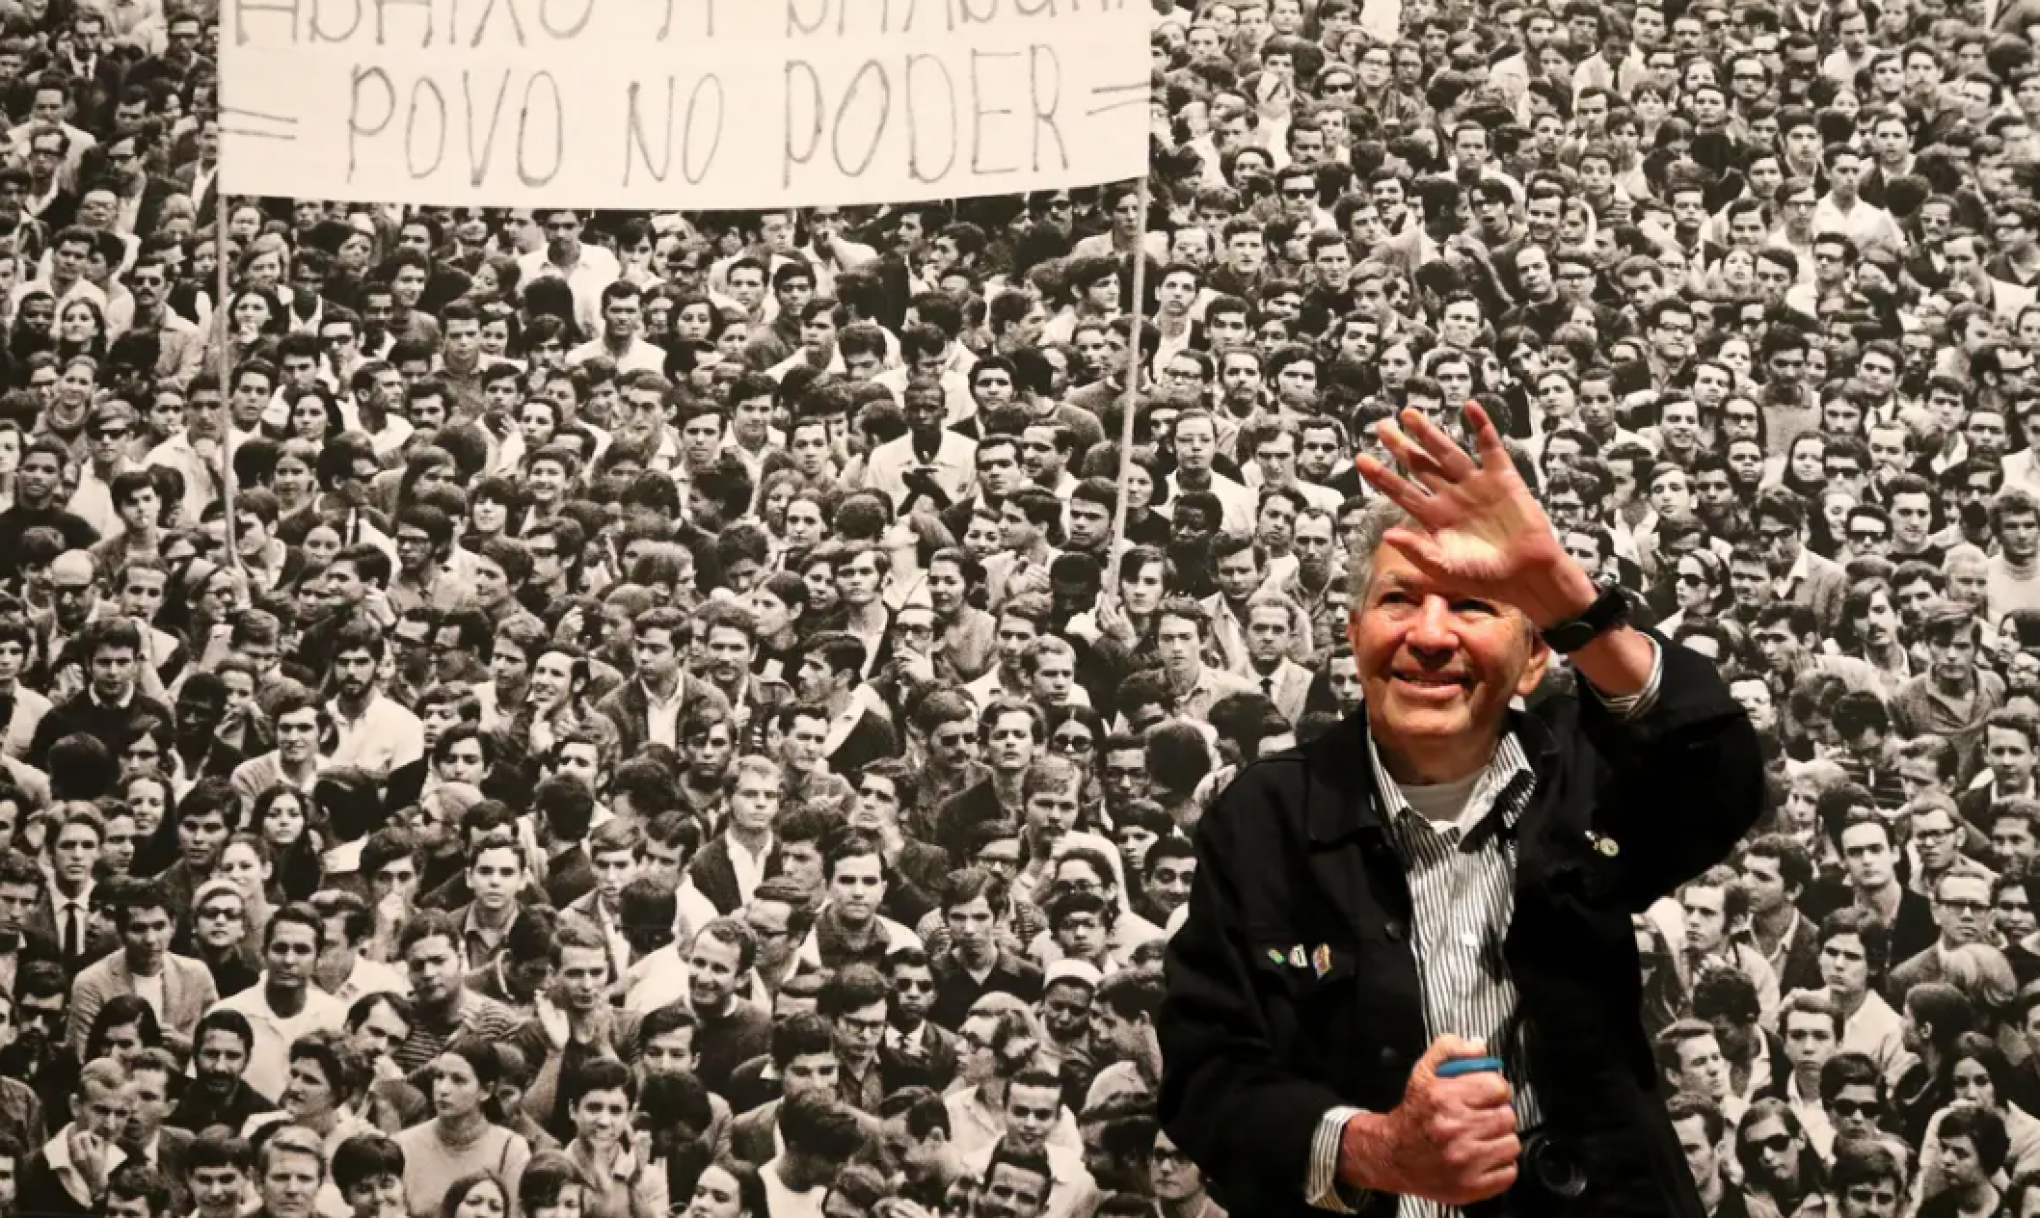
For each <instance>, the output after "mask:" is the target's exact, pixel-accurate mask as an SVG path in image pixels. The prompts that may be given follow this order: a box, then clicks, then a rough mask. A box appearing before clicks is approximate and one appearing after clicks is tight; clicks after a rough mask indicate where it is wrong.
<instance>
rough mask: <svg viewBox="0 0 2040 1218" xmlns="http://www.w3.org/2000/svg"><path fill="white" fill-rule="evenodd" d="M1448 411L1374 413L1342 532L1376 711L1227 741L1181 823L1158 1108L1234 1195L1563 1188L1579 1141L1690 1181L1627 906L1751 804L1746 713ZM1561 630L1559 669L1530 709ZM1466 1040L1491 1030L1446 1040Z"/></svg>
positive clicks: (1628, 1180) (1367, 687) (1552, 1203)
mask: <svg viewBox="0 0 2040 1218" xmlns="http://www.w3.org/2000/svg"><path fill="white" fill-rule="evenodd" d="M1464 420H1465V429H1464V431H1465V434H1468V435H1470V436H1471V437H1472V441H1473V442H1472V451H1471V452H1469V451H1468V450H1467V449H1466V448H1463V447H1461V445H1460V444H1459V443H1458V442H1457V441H1456V440H1455V439H1453V438H1452V437H1451V436H1450V435H1448V434H1447V432H1446V431H1445V430H1444V429H1443V428H1442V427H1441V426H1440V425H1439V423H1438V422H1435V421H1433V420H1432V419H1430V418H1429V417H1427V416H1426V415H1424V414H1423V413H1422V412H1420V411H1417V410H1415V409H1409V410H1404V411H1403V412H1402V413H1401V415H1400V416H1399V417H1398V418H1397V419H1396V420H1395V421H1392V422H1385V423H1383V425H1382V426H1381V428H1380V435H1381V437H1382V440H1383V442H1384V444H1385V445H1386V447H1387V450H1388V455H1390V456H1391V457H1392V458H1393V459H1394V460H1395V461H1396V462H1397V464H1398V465H1399V466H1400V470H1401V472H1397V471H1396V470H1393V469H1391V468H1390V467H1389V466H1388V465H1387V464H1385V463H1384V462H1383V461H1382V460H1380V459H1377V458H1376V457H1373V456H1363V457H1361V458H1359V459H1358V467H1359V470H1360V473H1361V474H1362V476H1363V477H1365V478H1366V479H1367V481H1368V482H1369V483H1370V484H1371V485H1372V486H1373V487H1374V489H1375V490H1376V491H1377V492H1379V495H1380V499H1379V501H1378V502H1377V504H1376V505H1375V506H1374V508H1373V509H1372V510H1371V511H1370V512H1369V514H1368V516H1367V518H1366V520H1365V522H1364V527H1363V528H1362V529H1361V530H1360V531H1359V535H1358V536H1357V537H1354V538H1350V539H1349V540H1348V549H1349V551H1350V559H1351V564H1352V572H1351V588H1350V593H1351V601H1352V608H1351V610H1350V612H1349V619H1350V620H1349V622H1348V628H1347V633H1348V634H1349V635H1350V636H1351V642H1352V646H1353V652H1354V654H1355V656H1356V659H1357V670H1358V676H1359V681H1360V685H1361V688H1362V691H1363V700H1362V708H1363V713H1362V714H1359V715H1355V716H1351V717H1349V718H1347V719H1346V720H1345V721H1344V722H1343V723H1341V724H1340V725H1339V726H1338V727H1336V728H1334V729H1332V730H1331V731H1330V732H1329V733H1327V734H1325V735H1323V736H1320V737H1319V738H1317V739H1316V740H1314V741H1313V742H1312V743H1311V744H1310V745H1308V746H1305V747H1304V748H1302V749H1300V750H1297V751H1294V752H1291V753H1288V754H1285V755H1282V756H1281V757H1279V758H1277V759H1271V760H1269V761H1266V762H1262V763H1260V764H1256V765H1253V766H1248V767H1246V768H1245V769H1243V770H1242V771H1241V773H1240V777H1239V779H1238V780H1236V781H1235V782H1234V784H1233V785H1232V786H1231V787H1230V788H1229V789H1228V790H1227V791H1226V792H1225V793H1224V794H1223V795H1221V796H1220V797H1219V799H1218V801H1217V802H1216V804H1215V805H1214V806H1213V807H1212V808H1211V809H1210V810H1209V811H1207V812H1206V813H1205V814H1204V816H1203V818H1202V819H1201V820H1200V821H1199V822H1198V824H1197V862H1198V880H1197V884H1196V886H1195V887H1194V888H1193V890H1192V893H1191V897H1190V903H1189V914H1188V918H1187V921H1185V923H1184V925H1183V926H1182V928H1181V929H1180V930H1178V931H1177V933H1176V935H1175V936H1174V938H1172V939H1171V940H1170V941H1169V943H1168V946H1167V948H1166V956H1167V960H1168V968H1167V972H1166V979H1167V981H1166V986H1167V992H1166V997H1165V998H1164V999H1163V1001H1162V1003H1161V1005H1160V1008H1159V1014H1158V1017H1157V1019H1156V1020H1155V1027H1156V1029H1157V1031H1158V1033H1159V1043H1160V1052H1161V1057H1162V1061H1163V1068H1162V1071H1161V1080H1160V1092H1159V1095H1160V1115H1161V1118H1162V1122H1163V1124H1164V1126H1165V1127H1166V1128H1167V1129H1168V1131H1169V1135H1170V1137H1171V1138H1172V1139H1173V1140H1175V1141H1176V1142H1177V1143H1178V1144H1179V1145H1181V1146H1182V1147H1183V1148H1184V1149H1185V1150H1186V1151H1187V1152H1188V1153H1189V1154H1190V1156H1191V1158H1192V1160H1193V1161H1194V1162H1196V1163H1197V1164H1198V1166H1199V1167H1200V1168H1201V1169H1202V1170H1203V1171H1204V1173H1205V1176H1206V1178H1207V1179H1208V1180H1209V1181H1211V1183H1212V1184H1213V1186H1214V1188H1215V1190H1216V1192H1215V1195H1216V1197H1217V1199H1218V1200H1219V1202H1220V1204H1222V1205H1225V1206H1227V1207H1228V1208H1230V1209H1234V1210H1239V1211H1243V1212H1244V1211H1255V1212H1262V1211H1266V1212H1300V1211H1301V1210H1302V1209H1303V1207H1305V1206H1314V1207H1317V1208H1323V1209H1332V1210H1335V1211H1341V1212H1343V1211H1345V1210H1349V1209H1357V1208H1362V1207H1365V1206H1368V1205H1371V1204H1373V1201H1374V1199H1373V1194H1376V1193H1387V1194H1398V1195H1401V1196H1405V1197H1409V1198H1412V1201H1411V1202H1410V1203H1409V1204H1410V1205H1411V1206H1412V1207H1413V1212H1418V1213H1425V1214H1436V1213H1439V1212H1441V1211H1442V1212H1451V1211H1453V1210H1456V1209H1458V1208H1460V1207H1466V1206H1471V1205H1475V1204H1476V1203H1479V1202H1483V1201H1487V1200H1489V1199H1490V1198H1503V1197H1506V1198H1507V1200H1505V1201H1503V1202H1502V1204H1504V1205H1507V1206H1513V1207H1520V1208H1523V1209H1526V1210H1535V1211H1539V1212H1542V1211H1545V1210H1550V1211H1551V1212H1560V1211H1562V1210H1564V1209H1565V1208H1567V1207H1568V1206H1569V1205H1572V1204H1574V1202H1573V1201H1572V1198H1573V1197H1574V1196H1576V1195H1577V1190H1576V1189H1575V1188H1574V1187H1573V1185H1572V1183H1571V1182H1572V1181H1574V1180H1576V1179H1580V1178H1582V1177H1584V1176H1585V1175H1586V1173H1588V1172H1592V1173H1593V1181H1592V1183H1590V1184H1588V1187H1602V1188H1608V1189H1611V1190H1615V1192H1616V1193H1619V1194H1621V1195H1635V1196H1647V1197H1651V1198H1653V1199H1654V1200H1653V1202H1652V1204H1653V1205H1665V1204H1671V1205H1672V1206H1673V1207H1674V1208H1678V1207H1684V1208H1686V1209H1697V1207H1698V1204H1699V1201H1698V1198H1697V1196H1696V1195H1695V1192H1694V1182H1693V1178H1692V1175H1691V1174H1690V1173H1689V1172H1688V1171H1687V1170H1686V1168H1685V1164H1684V1163H1682V1162H1681V1160H1680V1157H1679V1156H1678V1155H1675V1154H1671V1153H1667V1151H1668V1150H1669V1148H1670V1147H1671V1145H1672V1144H1673V1132H1672V1130H1671V1128H1670V1125H1669V1122H1668V1120H1667V1118H1666V1116H1665V1114H1664V1109H1663V1107H1662V1103H1661V1099H1660V1096H1661V1090H1660V1087H1661V1080H1660V1079H1658V1078H1657V1077H1655V1076H1654V1074H1653V1073H1652V1071H1651V1069H1650V1066H1649V1062H1650V1056H1649V1053H1648V1044H1647V1042H1646V1040H1645V1038H1644V1026H1643V1020H1642V1017H1641V1013H1640V1012H1639V1010H1638V1007H1637V999H1636V995H1637V993H1638V991H1639V988H1640V985H1641V977H1640V973H1639V969H1638V963H1637V956H1636V949H1635V938H1634V927H1633V924H1632V922H1631V911H1632V910H1638V909H1644V908H1646V907H1648V906H1649V905H1651V904H1652V903H1653V902H1655V901H1657V900H1660V899H1662V898H1664V897H1667V896H1669V895H1670V894H1671V893H1672V892H1673V891H1675V890H1676V888H1677V887H1678V885H1679V884H1680V883H1681V882H1682V881H1684V880H1686V879H1689V878H1691V877H1693V876H1695V875H1698V874H1700V873H1701V872H1703V871H1705V870H1706V869H1707V868H1708V867H1711V866H1713V865H1715V864H1718V863H1721V862H1723V861H1725V859H1726V857H1727V855H1728V854H1729V852H1730V851H1731V850H1732V848H1733V847H1734V844H1735V843H1736V841H1737V840H1738V839H1739V838H1740V837H1741V836H1742V835H1743V834H1744V833H1745V832H1747V831H1748V830H1749V828H1750V827H1751V825H1753V824H1754V823H1755V822H1756V820H1757V818H1758V816H1759V815H1760V814H1761V813H1762V812H1763V810H1764V808H1765V806H1766V789H1765V781H1764V764H1763V757H1762V753H1761V751H1760V750H1759V748H1758V745H1757V735H1756V732H1755V730H1754V729H1753V728H1752V727H1751V725H1750V721H1749V716H1748V714H1747V712H1746V711H1745V710H1744V709H1743V708H1742V706H1741V704H1740V703H1738V702H1736V700H1735V699H1734V697H1733V696H1732V695H1731V694H1730V692H1729V689H1728V686H1727V684H1726V683H1725V682H1724V681H1723V680H1722V678H1721V676H1720V674H1719V673H1718V672H1717V671H1716V669H1715V667H1714V665H1713V664H1712V663H1710V662H1708V661H1707V660H1705V659H1704V658H1703V657H1701V656H1700V655H1699V654H1698V653H1696V652H1692V651H1690V650H1688V649H1685V648H1682V647H1674V646H1671V645H1670V643H1669V642H1668V641H1666V640H1662V639H1660V638H1658V637H1656V636H1653V635H1651V634H1649V633H1646V632H1645V631H1642V630H1639V629H1636V628H1635V627H1632V626H1630V625H1629V624H1628V622H1627V620H1626V619H1627V617H1628V614H1629V605H1630V602H1629V600H1628V599H1627V598H1626V597H1625V595H1624V594H1623V592H1622V590H1621V588H1619V587H1617V586H1613V585H1609V586H1606V587H1604V586H1601V585H1598V584H1596V583H1595V582H1594V581H1593V580H1592V579H1591V578H1590V577H1589V576H1588V575H1587V573H1586V572H1585V570H1584V569H1583V568H1582V567H1581V566H1580V564H1579V562H1578V560H1577V559H1576V558H1574V557H1573V556H1572V555H1571V554H1570V553H1569V552H1568V551H1567V550H1566V549H1565V547H1564V546H1563V545H1562V544H1561V542H1560V541H1559V539H1558V536H1557V534H1556V533H1555V531H1554V530H1553V528H1552V526H1551V523H1550V521H1549V519H1548V518H1547V517H1546V515H1545V512H1544V509H1543V508H1542V507H1541V506H1540V505H1539V504H1538V502H1537V500H1536V499H1535V497H1534V496H1533V495H1532V494H1531V491H1530V489H1529V487H1528V486H1527V485H1526V484H1525V482H1524V481H1523V476H1522V474H1521V473H1519V472H1518V470H1517V468H1516V465H1515V462H1514V460H1513V458H1512V457H1511V455H1510V454H1509V452H1508V450H1507V449H1506V448H1505V446H1504V444H1503V442H1502V438H1501V435H1500V433H1499V432H1498V431H1497V429H1496V427H1495V424H1494V422H1493V420H1492V419H1491V418H1490V417H1489V415H1488V414H1487V412H1486V411H1485V410H1484V409H1483V408H1482V407H1480V406H1479V405H1478V404H1476V403H1472V402H1469V403H1468V404H1467V405H1466V407H1465V410H1464ZM1554 654H1564V655H1566V656H1567V657H1568V659H1569V661H1570V663H1571V666H1572V669H1573V674H1574V677H1575V680H1576V686H1577V692H1574V693H1571V694H1567V695H1564V696H1560V697H1555V698H1551V699H1548V700H1546V701H1544V702H1541V703H1538V704H1535V705H1534V706H1533V707H1532V708H1531V709H1530V710H1528V711H1525V712H1518V711H1516V710H1515V709H1514V708H1513V704H1514V702H1515V700H1516V699H1518V698H1523V697H1527V696H1528V695H1529V694H1530V693H1531V692H1532V690H1533V689H1534V688H1535V687H1536V686H1537V685H1538V684H1540V682H1541V680H1542V677H1543V674H1544V670H1545V668H1546V666H1547V664H1548V663H1549V662H1550V660H1551V657H1552V656H1553V655H1554ZM1356 791H1357V792H1358V793H1359V794H1358V795H1357V796H1356V795H1355V794H1354V793H1355V792H1356ZM1271 816H1272V817H1273V818H1274V820H1272V821H1271V820H1270V817H1271ZM1562 826H1570V827H1562ZM1370 842H1375V843H1376V844H1378V845H1379V847H1380V850H1379V861H1378V862H1377V861H1375V855H1374V854H1373V853H1371V852H1373V851H1375V849H1376V846H1375V845H1370V844H1369V843H1370ZM1546 843H1550V844H1549V845H1548V846H1547V845H1546ZM1546 851H1549V853H1546ZM1519 852H1520V854H1519ZM1617 860H1620V863H1619V867H1618V865H1617ZM1519 861H1520V865H1519ZM1384 870H1385V873H1386V875H1387V876H1388V877H1389V879H1388V880H1386V881H1384V880H1383V879H1382V878H1381V875H1380V873H1383V872H1384ZM1590 876H1591V877H1593V878H1589V877H1590ZM1604 877H1605V880H1606V886H1605V887H1601V886H1599V885H1600V883H1601V881H1602V879H1603V878H1604ZM1384 884H1386V886H1387V887H1388V888H1390V889H1392V890H1393V892H1394V893H1395V894H1396V895H1395V896H1394V897H1393V898H1390V897H1387V896H1384V895H1383V891H1382V888H1383V886H1384ZM1561 909H1563V911H1564V912H1562V913H1561V912H1559V911H1560V910H1561ZM1355 925H1366V926H1378V927H1379V928H1380V933H1381V934H1382V936H1383V937H1384V939H1385V940H1388V941H1392V942H1393V943H1394V944H1395V946H1394V948H1393V950H1391V951H1389V952H1388V953H1387V954H1386V955H1384V956H1382V957H1380V958H1378V959H1377V958H1376V957H1375V956H1374V955H1372V954H1370V953H1369V951H1368V950H1367V948H1366V947H1365V946H1364V945H1362V946H1360V947H1358V948H1356V947H1355V946H1354V945H1353V944H1352V943H1351V942H1350V940H1351V938H1352V936H1351V933H1350V931H1351V928H1352V927H1353V926H1355ZM1262 928H1270V929H1272V928H1280V929H1281V932H1282V934H1281V938H1280V939H1279V940H1278V939H1277V938H1276V937H1275V936H1274V935H1273V934H1262V933H1261V930H1262ZM1335 929H1336V931H1337V933H1333V932H1334V930H1335ZM1504 938H1506V940H1507V950H1506V951H1502V950H1496V948H1495V945H1497V944H1500V943H1502V942H1503V940H1504ZM1597 943H1599V944H1603V945H1605V946H1604V947H1602V948H1597V947H1596V946H1595V944H1597ZM1412 960H1415V961H1418V962H1421V963H1422V965H1423V967H1422V968H1412V967H1411V963H1412ZM1448 977H1449V978H1451V979H1452V980H1451V981H1450V983H1449V984H1447V983H1446V981H1445V979H1446V978H1448ZM1342 980H1347V981H1350V982H1351V983H1350V984H1346V985H1340V984H1339V982H1340V981H1342ZM1363 995H1364V996H1365V1000H1364V1002H1363V1001H1362V996H1363ZM1703 1027H1704V1025H1703ZM1525 1028H1528V1029H1531V1030H1532V1031H1531V1034H1530V1035H1529V1036H1527V1037H1525V1036H1524V1034H1523V1032H1524V1029H1525ZM1710 1034H1711V1031H1710ZM1356 1036H1357V1037H1359V1039H1358V1040H1356V1039H1355V1037H1356ZM1427 1037H1429V1038H1430V1043H1429V1044H1428V1046H1427V1045H1426V1043H1425V1040H1426V1038H1427ZM1465 1058H1475V1059H1490V1060H1482V1061H1480V1062H1479V1063H1478V1064H1477V1065H1476V1066H1475V1068H1474V1069H1473V1070H1471V1071H1469V1072H1466V1073H1462V1074H1452V1073H1451V1072H1450V1071H1445V1072H1443V1073H1441V1071H1444V1068H1445V1066H1446V1064H1447V1063H1448V1062H1452V1061H1456V1060H1459V1059H1465ZM1618 1058H1619V1064H1611V1063H1614V1062H1616V1060H1617V1059H1618ZM1618 1146H1619V1147H1622V1148H1623V1149H1622V1150H1620V1151H1619V1152H1617V1151H1615V1150H1614V1149H1613V1148H1615V1147H1618ZM1589 1147H1591V1149H1589ZM1611 1153H1614V1154H1618V1155H1619V1156H1620V1162H1621V1163H1622V1164H1624V1166H1620V1167H1617V1166H1614V1165H1613V1163H1611V1162H1610V1161H1609V1160H1608V1159H1606V1158H1605V1157H1604V1156H1605V1155H1608V1154H1611ZM1519 1159H1520V1160H1522V1161H1523V1162H1524V1170H1521V1171H1520V1172H1519V1170H1518V1164H1519ZM1589 1164H1591V1166H1589ZM1667 1197H1669V1198H1673V1199H1674V1200H1673V1201H1671V1202H1669V1203H1667V1202H1665V1201H1663V1200H1657V1199H1662V1198H1667Z"/></svg>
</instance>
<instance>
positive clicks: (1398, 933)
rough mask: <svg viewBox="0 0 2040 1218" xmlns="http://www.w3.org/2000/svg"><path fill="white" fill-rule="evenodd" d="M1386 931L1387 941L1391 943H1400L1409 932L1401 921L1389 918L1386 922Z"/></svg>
mask: <svg viewBox="0 0 2040 1218" xmlns="http://www.w3.org/2000/svg"><path fill="white" fill-rule="evenodd" d="M1386 929H1387V931H1388V938H1389V941H1390V942H1393V943H1401V942H1402V939H1403V935H1405V934H1407V933H1408V932H1409V928H1408V927H1407V926H1405V925H1403V921H1402V919H1401V918H1390V919H1389V920H1388V926H1387V927H1386Z"/></svg>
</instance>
